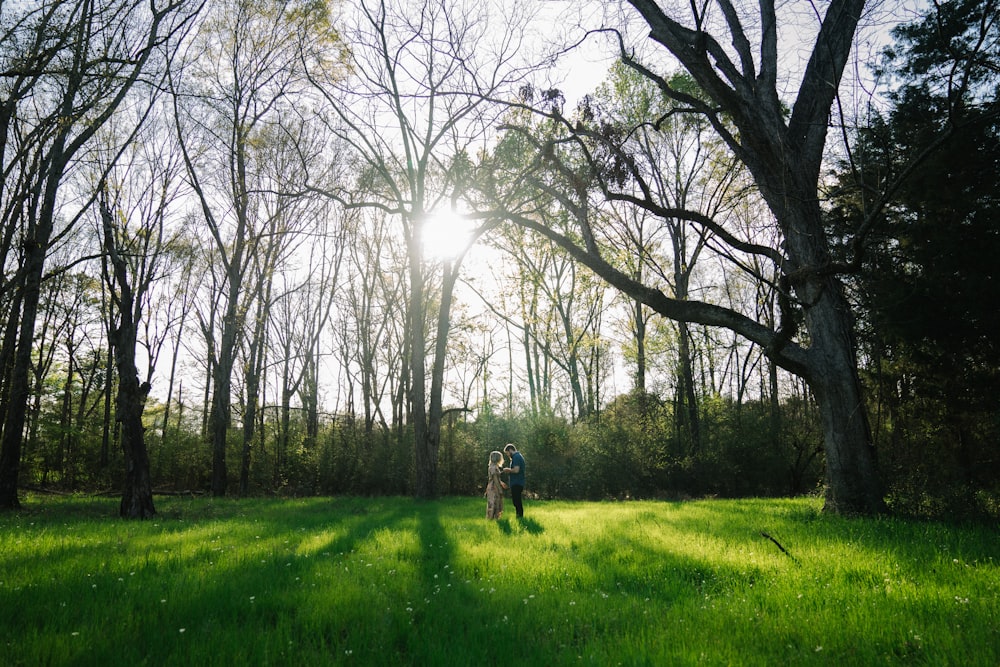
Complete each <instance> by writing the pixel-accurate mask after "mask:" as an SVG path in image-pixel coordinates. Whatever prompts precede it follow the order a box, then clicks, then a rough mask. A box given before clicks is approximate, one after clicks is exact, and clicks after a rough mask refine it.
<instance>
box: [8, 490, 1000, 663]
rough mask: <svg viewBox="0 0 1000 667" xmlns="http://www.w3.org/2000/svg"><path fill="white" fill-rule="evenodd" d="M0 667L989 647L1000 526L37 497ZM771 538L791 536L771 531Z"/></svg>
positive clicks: (706, 658)
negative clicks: (129, 509)
mask: <svg viewBox="0 0 1000 667" xmlns="http://www.w3.org/2000/svg"><path fill="white" fill-rule="evenodd" d="M25 506H26V509H25V510H24V511H22V512H21V513H19V514H17V515H11V514H8V515H0V664H12V665H102V666H103V667H107V666H109V665H141V664H149V665H184V666H185V667H193V666H196V665H229V664H249V665H264V664H272V665H331V664H332V665H340V664H343V665H352V664H357V665H501V664H502V665H507V664H511V665H516V664H523V665H601V666H604V665H619V664H620V665H688V664H708V665H778V664H785V665H789V664H815V665H825V664H836V665H838V666H842V665H876V664H907V665H909V664H927V665H990V666H993V665H998V664H1000V630H998V629H1000V572H998V565H1000V553H998V548H1000V540H998V536H1000V533H998V531H997V530H996V529H994V528H989V527H983V526H962V527H955V526H946V525H942V524H937V523H920V522H911V521H903V520H894V519H881V520H846V519H841V518H837V517H831V516H825V515H822V514H820V512H819V503H818V501H816V500H810V499H797V500H746V501H719V500H713V501H699V502H687V503H664V502H630V503H584V502H533V503H529V505H528V507H527V513H528V518H527V520H525V521H524V522H518V521H516V520H513V519H511V520H506V519H505V520H501V521H500V522H487V521H486V520H485V519H483V514H484V512H485V501H482V500H481V499H477V498H450V499H445V500H441V501H438V502H433V503H417V502H414V501H413V500H411V499H407V498H378V499H355V498H332V499H330V498H324V499H306V500H223V501H219V500H205V499H202V500H177V499H170V500H167V499H159V500H158V503H157V508H158V510H159V511H160V516H159V517H158V518H157V519H155V520H153V521H147V522H144V523H131V522H123V521H121V520H119V519H116V518H114V514H115V510H116V507H117V504H116V502H115V501H108V500H94V499H69V500H62V499H60V500H56V499H50V498H44V499H42V498H32V497H29V498H27V502H26V503H25ZM762 532H766V533H767V534H768V535H770V536H772V537H773V538H774V539H775V540H777V542H778V543H780V544H781V545H782V546H784V547H785V548H786V549H787V550H788V552H789V554H790V555H788V554H785V553H782V552H781V551H780V550H779V549H778V546H777V545H776V544H775V542H773V541H771V540H768V539H765V538H764V537H762V535H761V533H762Z"/></svg>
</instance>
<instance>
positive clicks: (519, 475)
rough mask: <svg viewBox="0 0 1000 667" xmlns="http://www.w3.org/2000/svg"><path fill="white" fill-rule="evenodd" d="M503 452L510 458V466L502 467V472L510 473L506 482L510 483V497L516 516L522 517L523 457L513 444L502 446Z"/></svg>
mask: <svg viewBox="0 0 1000 667" xmlns="http://www.w3.org/2000/svg"><path fill="white" fill-rule="evenodd" d="M503 451H504V453H505V454H506V455H507V458H509V459H510V467H508V468H504V469H503V472H505V473H510V478H509V479H508V483H509V484H510V499H511V502H513V503H514V510H515V512H516V513H517V518H518V519H522V518H524V506H523V505H521V494H522V493H524V457H523V456H521V452H519V451H517V447H515V446H514V445H513V444H509V443H508V444H507V446H506V447H504V448H503Z"/></svg>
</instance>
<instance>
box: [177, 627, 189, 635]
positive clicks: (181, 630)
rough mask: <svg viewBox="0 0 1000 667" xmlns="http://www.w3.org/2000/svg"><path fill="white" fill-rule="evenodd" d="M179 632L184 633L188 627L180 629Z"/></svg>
mask: <svg viewBox="0 0 1000 667" xmlns="http://www.w3.org/2000/svg"><path fill="white" fill-rule="evenodd" d="M178 632H179V633H181V634H184V633H185V632H187V628H181V629H180V630H178Z"/></svg>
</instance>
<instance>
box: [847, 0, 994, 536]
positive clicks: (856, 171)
mask: <svg viewBox="0 0 1000 667" xmlns="http://www.w3.org/2000/svg"><path fill="white" fill-rule="evenodd" d="M998 21H1000V11H998V9H997V7H996V4H995V3H991V2H983V1H982V0H961V1H959V2H953V3H945V4H942V5H936V6H935V8H934V11H932V12H930V13H929V14H928V15H927V16H926V17H924V18H923V19H922V20H919V21H915V22H913V23H911V24H907V25H905V26H901V27H900V28H898V29H897V30H896V31H894V33H893V34H894V37H895V44H894V46H893V47H892V48H891V49H889V50H887V52H886V57H885V60H884V62H883V63H882V64H881V66H880V74H881V75H883V76H886V77H890V76H891V77H893V78H892V79H891V81H892V84H893V86H894V87H893V89H892V94H891V98H890V99H891V101H892V104H891V105H890V107H889V108H888V109H886V110H885V111H883V112H881V113H879V114H876V115H875V116H874V117H873V118H872V119H870V121H869V122H868V123H867V126H866V127H865V128H864V129H862V130H860V131H858V133H857V135H856V137H855V140H854V145H853V160H852V161H851V163H850V164H846V163H845V164H844V165H842V167H841V169H840V170H839V171H838V174H837V176H838V189H837V192H836V193H835V197H834V198H833V202H834V204H835V206H834V208H833V209H832V211H831V216H830V220H831V231H832V233H833V235H834V236H836V237H843V238H850V237H851V234H855V236H853V238H854V239H855V241H854V243H853V244H851V245H850V246H849V247H844V248H842V249H841V251H842V253H843V254H842V257H841V259H843V260H844V262H845V263H850V262H852V261H853V262H856V265H857V266H858V270H857V273H856V274H855V275H854V276H852V279H851V286H852V288H853V297H854V300H855V304H856V311H857V312H858V314H859V327H858V328H859V341H858V342H859V348H860V350H861V353H862V356H863V363H862V377H863V380H864V382H865V383H866V386H867V389H868V392H869V394H870V396H871V397H872V399H871V400H872V409H871V412H872V414H873V417H874V419H873V427H874V441H875V443H876V446H877V448H878V452H879V459H880V467H881V470H882V473H883V475H884V476H885V479H886V485H887V487H888V493H889V498H888V500H889V503H890V506H891V507H892V508H893V509H895V510H897V511H902V512H905V513H910V514H920V515H930V516H941V515H949V516H962V515H969V514H987V515H992V516H996V512H997V500H996V499H997V498H998V497H1000V457H998V456H997V451H998V450H997V443H998V442H1000V409H998V403H997V400H996V393H997V388H998V386H1000V345H998V343H997V341H998V337H997V329H998V327H1000V310H998V309H997V308H996V307H995V304H997V303H1000V274H998V271H997V262H996V257H997V256H998V254H1000V192H998V190H997V185H996V174H997V173H998V169H1000V114H998V113H997V111H998V104H1000V76H998V73H997V69H996V66H995V64H996V62H997V59H998V58H1000V42H998V41H997V40H996V32H995V26H996V24H997V22H998ZM991 26H992V27H991ZM877 192H888V193H890V196H889V197H888V198H886V199H884V200H880V199H879V197H878V196H877V195H875V194H874V193H877ZM865 229H867V230H869V231H868V232H867V233H864V234H862V233H861V232H859V231H858V230H865Z"/></svg>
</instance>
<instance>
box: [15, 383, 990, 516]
mask: <svg viewBox="0 0 1000 667" xmlns="http://www.w3.org/2000/svg"><path fill="white" fill-rule="evenodd" d="M941 409H942V406H937V407H935V406H934V405H933V404H932V403H931V402H929V401H927V400H923V401H922V402H921V404H920V405H916V404H912V405H909V404H907V405H903V406H895V407H894V408H893V410H891V418H889V417H888V416H887V412H889V411H887V410H886V409H885V408H884V407H880V406H873V427H874V429H875V431H874V438H875V442H876V444H877V448H878V456H879V461H880V468H881V470H882V471H883V474H884V476H885V485H886V492H887V497H888V500H889V502H890V506H891V507H892V508H893V509H895V510H897V511H900V512H903V513H907V514H917V515H924V516H939V517H940V516H950V517H955V516H969V515H977V516H983V515H990V516H996V515H998V514H1000V509H998V505H997V497H998V488H1000V485H998V483H997V480H998V479H1000V463H998V462H997V460H996V456H995V455H994V454H995V449H996V448H995V444H994V443H996V442H997V441H998V440H997V436H998V435H1000V411H997V410H993V411H992V412H986V411H984V412H983V413H981V414H976V415H966V417H965V421H964V422H960V421H956V418H951V419H950V420H949V419H946V418H945V416H946V415H943V414H942V412H941ZM699 415H700V429H699V433H700V434H701V437H700V439H699V441H697V442H695V441H693V440H692V439H691V437H690V434H689V433H686V432H684V430H683V429H680V428H678V424H677V422H676V420H675V419H674V415H673V406H672V405H671V404H670V403H668V402H664V401H662V400H660V399H658V398H657V397H655V396H652V395H649V394H645V395H626V396H622V397H619V398H618V399H617V400H615V401H614V402H612V403H611V404H610V405H608V406H607V407H606V408H605V409H604V410H602V411H601V412H600V413H599V414H598V415H595V416H593V417H591V418H589V419H587V420H585V421H582V422H580V423H575V424H571V423H569V422H567V421H566V420H564V419H561V418H557V417H535V418H529V417H514V418H511V417H500V416H496V415H493V414H490V413H489V412H486V413H484V414H481V415H480V416H479V417H478V418H477V419H470V418H467V417H466V418H462V417H458V418H453V419H446V420H445V424H444V428H443V431H442V436H441V446H440V451H439V467H438V480H437V482H438V491H439V493H440V494H442V495H475V494H481V493H482V492H483V487H484V482H485V478H486V461H487V456H488V454H489V452H490V451H491V450H494V449H497V450H500V449H503V445H504V444H505V443H508V442H513V443H516V444H517V445H518V447H519V448H520V449H521V450H522V452H523V453H524V455H525V458H526V459H527V462H528V468H529V483H528V492H529V493H530V494H532V495H534V496H537V497H539V498H565V499H590V500H593V499H612V498H613V499H625V498H665V499H682V498H688V497H704V496H719V497H748V496H788V495H798V494H804V493H812V492H817V491H819V490H821V487H822V478H823V453H822V434H821V431H820V428H819V424H818V416H817V414H816V412H815V409H814V407H813V406H812V404H811V403H810V402H809V401H807V400H804V399H801V398H793V399H789V400H786V401H784V402H782V403H781V404H780V406H777V411H776V409H775V406H773V405H772V404H770V403H766V402H755V401H751V402H744V403H742V404H737V403H735V402H733V401H728V400H725V399H722V398H718V397H716V398H705V399H703V400H702V402H701V405H700V410H699ZM148 416H149V419H150V424H151V425H152V424H155V423H156V421H157V419H158V412H157V411H156V408H155V407H154V408H153V409H152V410H150V411H149V415H148ZM85 426H86V425H85ZM94 426H95V427H96V426H97V425H96V424H94ZM198 426H199V424H195V423H191V424H182V425H180V426H171V427H169V428H167V429H166V432H164V431H163V430H162V429H160V428H155V427H153V426H151V427H150V430H149V431H148V432H147V435H148V439H149V451H150V460H151V465H152V476H153V480H154V485H155V487H156V489H157V490H160V491H171V492H191V493H205V492H207V490H208V489H209V487H210V469H211V452H210V450H209V447H208V445H207V444H206V440H205V438H203V437H202V436H200V435H199V431H198ZM300 426H301V425H298V424H296V423H295V422H294V420H293V423H292V430H291V432H290V433H289V434H288V436H287V440H286V441H285V444H284V445H279V443H280V442H282V441H283V439H281V438H278V437H277V433H276V431H275V430H274V428H271V425H270V424H267V423H265V428H264V429H263V434H264V435H262V436H260V437H258V438H257V439H256V440H255V442H254V443H253V445H252V447H251V468H250V484H249V488H250V493H251V494H252V495H268V494H280V495H290V496H302V495H338V494H350V495H409V494H411V493H412V492H413V488H414V474H415V472H414V471H415V466H414V461H413V443H412V439H411V436H410V434H409V433H407V432H406V431H405V430H404V431H400V432H384V431H381V430H377V429H376V430H375V431H372V432H366V431H365V430H364V429H363V425H362V424H360V423H358V422H355V421H353V420H351V419H349V418H346V417H344V418H338V419H331V420H328V421H326V422H324V423H323V424H322V426H321V429H320V433H319V435H318V437H317V438H316V440H315V441H314V442H308V441H307V440H306V438H305V437H304V436H303V433H304V429H302V428H300ZM100 433H101V430H100V429H99V428H94V429H91V430H88V429H86V428H84V429H81V430H77V431H76V432H75V433H74V434H72V437H67V434H53V433H46V434H45V435H46V437H45V438H40V439H39V440H37V441H36V443H35V446H34V447H32V448H30V449H29V450H28V451H26V453H25V460H24V464H23V466H22V480H23V483H24V484H25V485H27V486H32V487H38V486H44V487H47V488H51V489H59V490H66V491H102V490H103V491H109V492H113V491H115V490H116V489H117V488H118V487H119V486H120V483H121V477H122V467H123V464H122V462H121V453H120V451H119V450H118V449H117V446H116V445H114V443H112V446H111V447H110V449H109V452H108V455H109V456H108V461H107V463H106V464H104V465H102V464H101V452H100V449H101V446H100ZM56 435H61V436H63V437H62V438H58V437H53V436H56ZM242 446H243V445H242V440H241V433H240V431H239V430H238V429H234V430H233V431H232V433H231V437H230V448H229V453H228V467H229V476H230V479H231V483H230V493H232V494H235V493H236V492H237V490H238V488H239V485H238V474H239V472H238V471H239V462H240V454H241V452H242Z"/></svg>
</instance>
